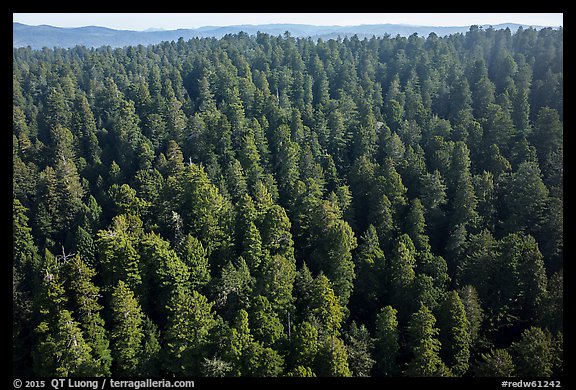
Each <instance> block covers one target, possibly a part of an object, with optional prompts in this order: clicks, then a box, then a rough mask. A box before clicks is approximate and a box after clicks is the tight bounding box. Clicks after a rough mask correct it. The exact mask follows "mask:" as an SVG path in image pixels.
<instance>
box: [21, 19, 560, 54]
mask: <svg viewBox="0 0 576 390" xmlns="http://www.w3.org/2000/svg"><path fill="white" fill-rule="evenodd" d="M480 27H483V28H488V27H493V28H494V29H497V30H498V29H505V28H509V29H510V30H511V31H512V32H515V31H516V30H517V29H518V28H519V27H522V28H528V27H533V28H535V29H538V30H539V29H542V28H545V27H547V26H530V25H524V24H516V23H504V24H496V25H482V26H480ZM554 28H557V27H554ZM469 29H470V26H448V27H444V26H414V25H406V24H390V23H387V24H367V25H358V26H315V25H308V24H260V25H235V26H203V27H199V28H195V29H177V30H163V29H155V28H150V29H147V30H145V31H131V30H115V29H111V28H107V27H98V26H85V27H75V28H62V27H54V26H49V25H40V26H29V25H26V24H22V23H17V22H13V24H12V32H13V39H12V46H13V47H15V48H18V47H26V46H30V47H31V48H32V49H42V48H44V47H48V48H53V47H62V48H70V47H74V46H76V45H80V46H86V47H89V48H91V47H100V46H111V47H124V46H134V45H145V46H146V45H151V44H157V43H160V42H162V41H177V40H178V39H179V38H183V39H185V40H188V39H191V38H204V37H214V38H221V37H223V36H224V35H226V34H236V33H239V32H240V31H243V32H245V33H247V34H250V35H254V34H256V33H258V32H263V33H267V34H270V35H274V36H277V35H282V34H284V33H285V32H286V31H288V32H289V33H290V34H291V35H292V36H294V37H310V38H313V39H318V38H322V39H330V38H336V37H338V36H340V37H342V38H344V37H345V36H353V35H357V36H358V38H361V39H363V38H365V37H367V38H370V37H372V36H373V35H375V36H384V35H386V34H388V35H390V36H396V35H401V36H409V35H412V34H414V33H417V34H418V35H420V36H428V35H429V34H430V33H432V32H434V33H435V34H436V35H439V36H445V35H450V34H456V33H465V32H467V31H469Z"/></svg>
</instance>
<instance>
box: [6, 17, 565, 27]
mask: <svg viewBox="0 0 576 390" xmlns="http://www.w3.org/2000/svg"><path fill="white" fill-rule="evenodd" d="M562 16H563V14H561V13H442V14H440V13H388V14H384V13H195V14H191V13H154V14H153V13H134V14H127V13H14V14H13V21H14V22H20V23H25V24H30V25H40V24H49V25H52V26H57V27H80V26H102V27H109V28H115V29H122V30H145V29H148V28H164V29H166V30H175V29H178V28H196V27H201V26H226V25H237V24H269V23H297V24H315V25H340V26H350V25H359V24H380V23H399V24H413V25H427V26H470V25H472V24H477V25H482V24H498V23H507V22H510V23H522V24H528V25H539V26H552V27H557V26H562V25H563V18H562Z"/></svg>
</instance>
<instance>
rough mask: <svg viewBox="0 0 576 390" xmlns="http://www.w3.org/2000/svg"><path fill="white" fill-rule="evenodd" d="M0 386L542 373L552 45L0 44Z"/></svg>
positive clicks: (258, 40)
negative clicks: (1, 329)
mask: <svg viewBox="0 0 576 390" xmlns="http://www.w3.org/2000/svg"><path fill="white" fill-rule="evenodd" d="M13 87H14V90H13V172H14V176H13V233H14V241H13V242H14V249H13V279H14V282H13V307H14V314H13V324H14V332H13V346H14V352H13V372H14V374H15V375H17V376H26V375H38V376H110V375H112V376H138V375H148V376H150V375H170V376H172V375H175V376H403V375H404V376H473V375H478V376H514V375H518V376H550V375H561V373H562V351H563V347H562V340H563V337H562V332H563V327H562V318H563V313H562V310H563V308H562V305H563V303H562V302H563V297H562V294H563V288H562V283H563V222H562V221H563V30H562V29H560V30H553V29H542V30H540V31H536V30H534V29H526V30H523V29H519V30H518V31H517V32H516V33H514V34H512V33H511V32H510V30H494V29H491V28H489V29H486V30H483V29H481V28H478V27H476V26H472V27H471V28H470V31H469V32H467V33H466V34H454V35H450V36H447V37H438V36H436V35H435V34H430V35H429V36H428V37H426V38H422V37H418V36H417V35H412V36H410V37H407V38H406V37H401V36H397V37H390V36H384V37H379V38H377V37H373V38H372V39H363V40H359V39H358V38H357V37H352V38H345V39H337V40H336V39H331V40H328V41H323V40H321V39H319V40H317V41H312V40H311V39H301V38H298V39H295V38H293V37H291V36H290V35H289V34H288V33H287V34H285V35H284V36H277V37H274V36H270V35H267V34H263V33H259V34H257V35H255V36H248V35H247V34H244V33H240V34H236V35H226V36H225V37H223V38H221V39H218V40H217V39H192V40H189V41H187V42H185V41H184V40H183V39H180V40H179V41H177V42H165V43H162V44H159V45H153V46H148V47H144V46H132V47H127V48H124V49H111V48H110V47H101V48H98V49H90V50H88V49H86V48H83V47H75V48H73V49H44V50H41V51H33V50H31V49H30V48H21V49H14V51H13Z"/></svg>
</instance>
